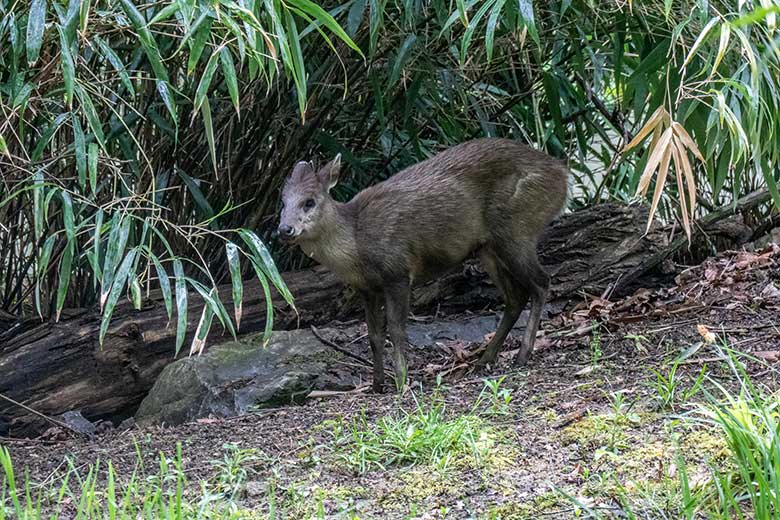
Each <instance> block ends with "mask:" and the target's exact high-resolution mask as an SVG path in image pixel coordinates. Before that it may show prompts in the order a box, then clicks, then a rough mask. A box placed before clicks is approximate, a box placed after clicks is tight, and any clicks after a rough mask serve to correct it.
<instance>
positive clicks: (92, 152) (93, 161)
mask: <svg viewBox="0 0 780 520" xmlns="http://www.w3.org/2000/svg"><path fill="white" fill-rule="evenodd" d="M97 170H98V145H97V144H95V143H89V187H90V189H92V194H93V195H94V194H96V193H97Z"/></svg>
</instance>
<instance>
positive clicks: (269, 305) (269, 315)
mask: <svg viewBox="0 0 780 520" xmlns="http://www.w3.org/2000/svg"><path fill="white" fill-rule="evenodd" d="M251 264H252V267H254V269H255V274H256V275H257V279H258V280H260V285H262V287H263V294H264V297H265V327H264V329H263V347H265V346H266V345H267V344H268V340H269V339H271V333H272V332H273V325H274V305H273V300H272V299H271V289H270V288H269V287H268V280H267V279H266V276H265V274H264V273H263V269H262V268H261V267H260V264H259V263H258V262H256V261H255V260H254V259H251Z"/></svg>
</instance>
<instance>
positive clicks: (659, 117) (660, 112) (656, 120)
mask: <svg viewBox="0 0 780 520" xmlns="http://www.w3.org/2000/svg"><path fill="white" fill-rule="evenodd" d="M668 121H669V113H668V112H667V111H666V109H665V108H664V106H663V105H661V106H659V107H658V108H656V109H655V112H653V115H651V116H650V118H649V119H648V120H647V122H646V123H645V124H644V126H643V127H642V129H641V130H639V132H637V134H636V136H634V138H633V139H632V140H631V142H630V143H628V144H627V145H626V146H624V147H623V152H624V153H625V152H627V151H629V150H630V149H632V148H634V147H635V146H637V145H638V144H639V143H641V142H642V141H644V139H645V137H647V136H648V135H650V132H652V131H654V130H655V129H656V128H659V127H660V125H663V124H664V123H665V122H668Z"/></svg>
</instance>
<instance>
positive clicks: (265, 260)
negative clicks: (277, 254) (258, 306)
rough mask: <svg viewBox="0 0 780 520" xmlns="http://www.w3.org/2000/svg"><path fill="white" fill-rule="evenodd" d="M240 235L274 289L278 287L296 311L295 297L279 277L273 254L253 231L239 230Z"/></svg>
mask: <svg viewBox="0 0 780 520" xmlns="http://www.w3.org/2000/svg"><path fill="white" fill-rule="evenodd" d="M238 234H239V236H240V237H241V238H242V239H243V240H244V242H245V243H246V244H247V245H248V246H249V249H250V250H251V251H252V253H253V254H254V259H255V261H256V262H257V263H258V266H259V267H260V269H261V270H262V271H263V273H264V274H265V275H266V276H267V277H268V278H270V280H271V282H272V283H273V284H274V287H276V290H278V291H279V294H281V295H282V297H283V298H284V300H285V301H286V302H287V303H288V304H289V305H290V306H291V307H292V308H293V309H295V303H294V301H293V296H292V294H291V293H290V290H289V289H288V288H287V285H286V284H285V283H284V280H282V277H281V276H280V275H279V271H278V270H277V269H276V264H274V261H273V258H271V253H270V252H269V251H268V249H267V248H266V247H265V244H263V242H262V240H260V238H259V237H258V236H257V235H256V234H254V233H253V232H252V231H249V230H248V229H239V230H238ZM296 312H297V311H296Z"/></svg>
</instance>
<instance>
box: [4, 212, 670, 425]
mask: <svg viewBox="0 0 780 520" xmlns="http://www.w3.org/2000/svg"><path fill="white" fill-rule="evenodd" d="M646 218H647V212H646V209H644V208H642V207H626V206H618V205H612V204H604V205H599V206H595V207H592V208H588V209H583V210H579V211H576V212H574V213H572V214H570V215H566V216H563V217H561V218H560V219H558V220H557V221H556V222H555V223H554V224H553V225H552V226H550V228H549V229H548V230H547V232H546V234H545V236H544V237H543V239H542V241H541V243H540V247H539V250H540V256H541V258H542V263H543V264H544V265H545V266H546V268H547V269H548V271H549V272H550V274H551V275H552V277H553V285H552V289H551V304H552V305H553V306H555V307H558V308H561V307H563V306H565V304H566V303H567V301H569V300H570V299H573V298H576V299H579V298H580V297H581V296H579V295H580V294H582V293H583V292H585V293H589V294H599V295H600V294H602V293H604V292H606V291H610V290H612V289H614V288H615V287H619V289H620V292H625V291H627V290H630V287H629V286H626V285H625V284H621V283H620V280H621V277H622V276H623V274H624V273H631V275H632V277H633V279H632V281H636V280H637V279H638V276H637V269H640V268H642V266H643V265H645V264H647V263H648V259H650V258H655V257H657V256H658V253H659V252H660V251H661V250H662V249H663V247H662V242H663V234H662V233H661V232H658V231H651V233H650V234H648V235H646V236H642V233H643V231H644V226H645V224H646ZM284 279H285V281H286V282H287V284H288V286H289V288H290V290H291V292H292V294H293V295H294V296H295V301H296V306H297V308H298V309H299V311H300V316H299V317H296V316H295V315H294V314H293V313H292V312H291V311H290V309H289V308H286V305H285V304H284V302H283V301H282V300H281V298H278V297H276V298H275V299H274V305H275V308H276V314H275V321H276V328H295V327H297V326H298V325H301V326H303V325H306V324H309V323H313V324H321V323H325V322H327V321H330V320H332V319H344V318H353V317H358V318H360V319H362V311H361V310H360V305H359V302H358V301H357V298H356V297H355V295H354V294H353V293H352V291H350V290H348V289H346V290H345V288H344V287H343V286H342V284H340V283H339V282H338V281H337V280H336V279H335V277H334V276H333V275H331V274H330V273H328V272H327V271H325V270H324V269H322V268H314V269H306V270H301V271H294V272H289V273H285V274H284ZM221 292H222V294H230V287H229V285H226V286H224V287H222V288H221ZM262 294H263V291H262V289H261V288H260V286H259V284H258V283H257V282H256V281H254V282H250V281H247V282H246V284H245V287H244V298H245V299H244V315H243V318H242V320H241V329H240V332H241V333H246V332H254V331H257V330H260V329H262V328H263V326H264V323H265V304H264V302H263V300H262ZM190 301H191V304H190V309H189V318H190V320H189V324H188V327H189V328H188V338H187V340H186V341H185V347H184V348H185V349H186V348H188V346H189V341H191V337H192V334H193V333H194V329H195V327H196V326H197V321H198V318H199V316H200V311H201V309H202V303H201V300H200V299H199V298H197V297H193V298H192V299H191V300H190ZM497 302H498V295H497V291H496V289H495V287H494V286H493V285H492V283H490V281H489V280H488V279H487V277H486V276H485V274H484V273H483V272H482V271H481V270H480V269H479V267H478V264H477V263H476V262H475V261H469V262H467V263H466V264H465V266H464V267H463V268H462V269H459V270H458V271H457V272H453V273H452V274H449V275H446V276H445V277H443V278H441V279H440V280H437V281H435V282H432V283H429V284H427V285H425V286H422V287H419V288H417V289H416V290H415V291H414V295H413V303H412V308H413V310H414V312H415V313H417V314H420V313H425V312H431V311H433V310H436V311H444V312H456V311H460V310H463V309H467V308H470V309H482V308H484V307H487V306H491V305H496V303H497ZM99 327H100V320H99V316H97V314H96V313H95V312H93V311H83V310H82V311H79V310H71V311H70V312H68V313H64V315H63V318H62V320H61V321H60V322H59V323H43V324H41V323H39V322H38V323H36V322H34V321H32V320H31V321H26V322H22V323H18V324H16V325H15V326H14V327H11V328H10V329H8V330H6V331H5V332H3V333H0V374H2V376H1V377H0V394H2V395H5V396H7V397H9V398H12V399H14V400H16V401H18V402H21V403H23V404H24V405H26V406H27V407H29V408H32V409H34V410H37V411H39V412H41V413H43V414H46V415H48V416H56V415H59V414H61V413H63V412H66V411H68V410H81V412H82V414H83V415H84V416H85V417H87V418H88V419H90V420H93V421H94V420H97V419H111V420H114V421H116V420H118V419H122V418H124V417H129V416H130V415H132V414H133V413H134V411H135V409H136V407H137V406H138V404H139V403H140V401H141V400H142V399H143V397H144V396H145V394H146V392H147V391H148V390H149V388H150V387H151V386H152V384H153V383H154V380H155V378H156V377H157V375H158V374H159V373H160V371H161V370H162V369H163V367H164V366H165V365H166V364H168V363H170V362H171V361H173V359H174V340H175V325H174V324H169V323H168V318H167V315H166V312H165V308H164V306H163V305H162V302H161V298H159V297H156V298H155V297H153V298H152V299H151V300H150V301H149V303H148V304H147V306H146V307H145V308H143V309H142V310H140V311H136V310H133V309H132V308H131V307H130V306H129V305H127V304H122V305H119V306H117V308H116V310H115V313H114V317H113V319H112V325H111V327H110V328H109V331H108V334H107V335H106V340H105V344H104V346H103V348H102V349H101V348H100V347H99V346H98V330H99ZM221 332H222V331H219V330H217V329H216V328H215V329H214V330H213V331H212V333H211V335H210V336H209V344H211V345H214V344H216V343H218V342H219V340H220V337H219V336H218V334H220V333H221ZM225 339H227V338H225ZM207 348H208V347H207ZM47 426H48V425H47V423H46V420H45V419H43V418H42V417H40V416H38V415H35V414H32V413H31V412H29V411H27V410H25V409H24V408H22V407H19V406H18V405H14V404H12V403H10V402H9V401H7V400H4V399H2V398H0V435H30V434H35V433H38V432H40V431H42V430H43V429H45V427H47Z"/></svg>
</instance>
